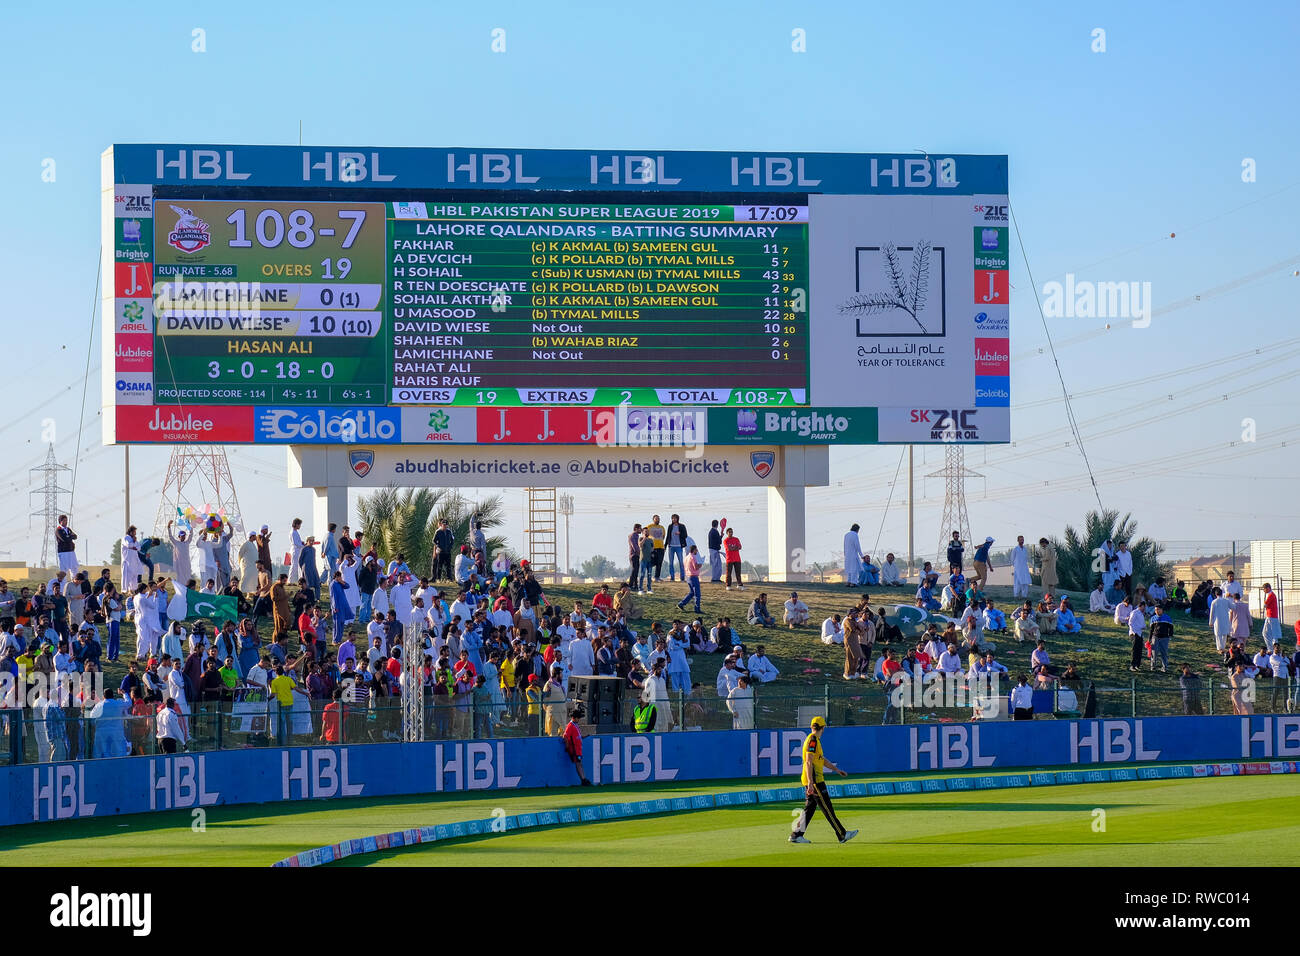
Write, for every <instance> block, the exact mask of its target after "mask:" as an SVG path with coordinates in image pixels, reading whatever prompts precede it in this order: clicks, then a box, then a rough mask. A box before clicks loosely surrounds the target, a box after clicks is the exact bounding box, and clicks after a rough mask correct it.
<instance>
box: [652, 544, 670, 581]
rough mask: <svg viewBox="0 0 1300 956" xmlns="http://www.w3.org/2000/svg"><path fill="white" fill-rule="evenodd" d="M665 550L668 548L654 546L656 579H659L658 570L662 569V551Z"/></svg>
mask: <svg viewBox="0 0 1300 956" xmlns="http://www.w3.org/2000/svg"><path fill="white" fill-rule="evenodd" d="M667 550H668V549H667V548H655V580H656V581H658V580H659V572H660V571H662V570H663V567H664V552H665V551H667Z"/></svg>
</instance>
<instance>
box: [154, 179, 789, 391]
mask: <svg viewBox="0 0 1300 956" xmlns="http://www.w3.org/2000/svg"><path fill="white" fill-rule="evenodd" d="M153 202H154V222H155V224H156V229H155V231H154V237H153V250H152V252H153V261H154V283H155V285H154V312H155V319H156V325H155V332H154V334H155V343H154V347H155V353H156V354H157V355H158V356H160V357H161V358H162V359H163V361H162V365H161V368H159V366H158V364H157V363H155V368H154V378H155V382H154V390H155V396H156V398H157V399H159V400H163V401H181V400H189V401H199V402H207V401H212V400H219V401H221V402H223V403H236V404H261V403H268V402H270V403H290V404H292V403H304V404H320V403H326V404H339V403H343V404H346V403H355V402H367V403H375V404H394V405H409V404H450V405H484V404H486V405H519V404H532V403H530V402H528V401H527V397H528V396H527V394H526V393H529V392H533V393H536V392H539V391H554V392H558V393H561V394H562V395H564V394H567V395H575V394H576V395H581V396H582V398H583V401H584V402H586V403H588V404H596V405H619V404H625V403H629V402H630V403H632V404H636V405H656V404H668V403H671V402H672V400H673V396H674V395H681V396H684V397H685V396H689V398H688V400H689V401H691V402H692V403H694V402H698V401H699V400H700V399H701V397H703V398H704V400H705V401H706V403H707V402H708V399H710V398H714V397H716V396H717V395H719V394H721V393H722V392H731V391H733V390H737V389H742V388H743V389H745V390H747V391H749V392H750V393H751V395H750V397H749V401H750V402H751V403H752V402H758V401H763V402H765V403H771V404H777V405H779V404H801V403H803V402H804V400H805V398H804V396H806V395H807V390H808V325H807V321H806V317H800V316H799V315H798V314H797V313H796V312H795V311H794V309H793V305H792V303H793V302H794V296H796V295H799V294H800V293H798V292H795V291H793V290H799V289H802V290H806V289H807V287H808V207H807V205H806V203H805V204H803V205H794V204H792V203H789V202H786V203H781V204H779V205H717V204H714V205H682V204H675V203H673V204H668V203H654V204H651V203H644V202H643V203H639V204H633V203H629V202H623V203H583V202H575V201H572V200H563V199H561V200H560V201H558V202H554V201H548V202H541V201H538V200H536V199H534V200H532V201H529V202H491V203H484V202H481V201H473V202H469V201H461V202H448V201H417V200H408V201H399V202H386V203H367V202H353V203H342V202H331V203H321V202H300V203H293V202H270V201H261V202H250V201H246V200H245V201H232V200H191V199H188V198H183V197H180V196H169V195H166V194H163V193H161V192H160V193H156V194H155V195H154V198H153ZM661 393H662V394H661ZM760 394H761V395H762V397H761V398H760V397H758V396H759V395H760Z"/></svg>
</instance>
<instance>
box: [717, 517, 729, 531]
mask: <svg viewBox="0 0 1300 956" xmlns="http://www.w3.org/2000/svg"><path fill="white" fill-rule="evenodd" d="M719 525H720V527H721V528H722V530H723V531H726V530H727V519H726V518H723V519H722V521H720V522H719Z"/></svg>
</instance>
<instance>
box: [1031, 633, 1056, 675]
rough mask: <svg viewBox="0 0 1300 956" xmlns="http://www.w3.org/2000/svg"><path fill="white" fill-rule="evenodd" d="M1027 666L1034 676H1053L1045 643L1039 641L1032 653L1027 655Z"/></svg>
mask: <svg viewBox="0 0 1300 956" xmlns="http://www.w3.org/2000/svg"><path fill="white" fill-rule="evenodd" d="M1029 664H1030V668H1031V669H1032V671H1033V673H1034V675H1035V676H1037V675H1038V674H1039V673H1047V674H1053V673H1055V670H1054V669H1053V667H1052V659H1051V657H1050V656H1049V655H1048V653H1047V642H1046V641H1039V642H1038V646H1037V647H1035V648H1034V652H1033V653H1032V654H1030V655H1029Z"/></svg>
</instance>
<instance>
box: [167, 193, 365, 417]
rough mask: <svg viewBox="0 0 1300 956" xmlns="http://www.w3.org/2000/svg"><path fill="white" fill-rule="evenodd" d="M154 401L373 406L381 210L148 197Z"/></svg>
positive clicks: (355, 205) (352, 205)
mask: <svg viewBox="0 0 1300 956" xmlns="http://www.w3.org/2000/svg"><path fill="white" fill-rule="evenodd" d="M154 209H155V216H156V217H157V227H156V229H155V232H154V249H155V263H156V264H155V274H154V282H155V288H154V293H155V294H154V304H155V316H156V322H155V346H156V348H155V355H156V361H155V372H154V377H155V382H156V385H155V392H156V394H157V399H158V400H159V401H196V402H201V401H213V402H224V403H235V404H239V403H252V402H304V403H330V402H335V403H345V402H371V403H375V404H382V403H383V401H384V390H385V384H386V382H387V371H388V370H387V364H388V360H389V359H388V353H387V349H386V347H385V342H384V337H383V334H382V333H383V324H384V308H385V305H386V303H385V273H386V269H385V262H384V214H385V207H384V205H383V204H382V203H319V202H310V203H282V202H274V203H273V202H227V201H191V200H183V199H182V200H167V199H158V200H156V201H155V203H154Z"/></svg>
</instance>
